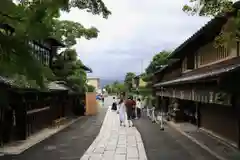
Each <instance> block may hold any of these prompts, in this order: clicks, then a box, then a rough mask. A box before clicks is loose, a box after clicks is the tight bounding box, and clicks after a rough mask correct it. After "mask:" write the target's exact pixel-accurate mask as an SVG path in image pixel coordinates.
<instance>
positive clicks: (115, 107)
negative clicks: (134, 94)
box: [112, 97, 117, 111]
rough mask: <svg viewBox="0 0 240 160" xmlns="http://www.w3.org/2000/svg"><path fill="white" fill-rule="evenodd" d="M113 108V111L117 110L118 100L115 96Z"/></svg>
mask: <svg viewBox="0 0 240 160" xmlns="http://www.w3.org/2000/svg"><path fill="white" fill-rule="evenodd" d="M112 110H113V111H116V110H117V100H116V99H115V97H113V103H112Z"/></svg>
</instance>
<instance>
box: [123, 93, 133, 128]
mask: <svg viewBox="0 0 240 160" xmlns="http://www.w3.org/2000/svg"><path fill="white" fill-rule="evenodd" d="M125 106H126V111H127V119H128V124H129V127H131V126H133V123H131V120H132V119H133V111H134V110H133V106H134V101H133V98H132V97H129V98H128V99H127V100H126V101H125Z"/></svg>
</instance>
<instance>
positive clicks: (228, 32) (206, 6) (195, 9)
mask: <svg viewBox="0 0 240 160" xmlns="http://www.w3.org/2000/svg"><path fill="white" fill-rule="evenodd" d="M238 8H240V2H239V1H238V2H236V3H234V4H233V2H232V1H231V0H208V1H205V0H190V4H189V5H184V6H183V11H184V12H186V13H188V14H190V15H199V16H210V17H213V16H222V15H223V14H225V13H227V12H232V13H233V12H236V16H234V17H232V18H231V19H230V20H231V22H230V23H226V24H225V26H223V27H222V31H221V32H220V34H219V35H218V36H216V38H215V41H214V42H215V43H214V45H215V47H218V46H223V45H226V44H227V43H230V42H231V41H230V40H232V39H236V38H237V39H239V36H240V12H239V10H238ZM226 25H229V26H228V27H226ZM229 28H230V29H229Z"/></svg>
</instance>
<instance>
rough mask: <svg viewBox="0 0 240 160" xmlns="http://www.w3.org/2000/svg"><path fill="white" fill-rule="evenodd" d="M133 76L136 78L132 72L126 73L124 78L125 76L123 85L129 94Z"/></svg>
mask: <svg viewBox="0 0 240 160" xmlns="http://www.w3.org/2000/svg"><path fill="white" fill-rule="evenodd" d="M135 76H136V74H135V73H133V72H128V73H127V74H126V76H125V79H124V85H125V87H126V90H127V91H128V92H130V91H131V90H132V88H133V86H132V81H133V78H134V77H135Z"/></svg>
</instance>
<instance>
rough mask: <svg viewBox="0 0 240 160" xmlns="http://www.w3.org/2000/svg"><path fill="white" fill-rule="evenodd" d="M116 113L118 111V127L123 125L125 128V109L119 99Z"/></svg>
mask: <svg viewBox="0 0 240 160" xmlns="http://www.w3.org/2000/svg"><path fill="white" fill-rule="evenodd" d="M118 111H119V120H120V126H121V125H122V124H123V126H124V127H125V115H126V109H125V104H124V101H123V99H121V100H120V101H119V103H118Z"/></svg>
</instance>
